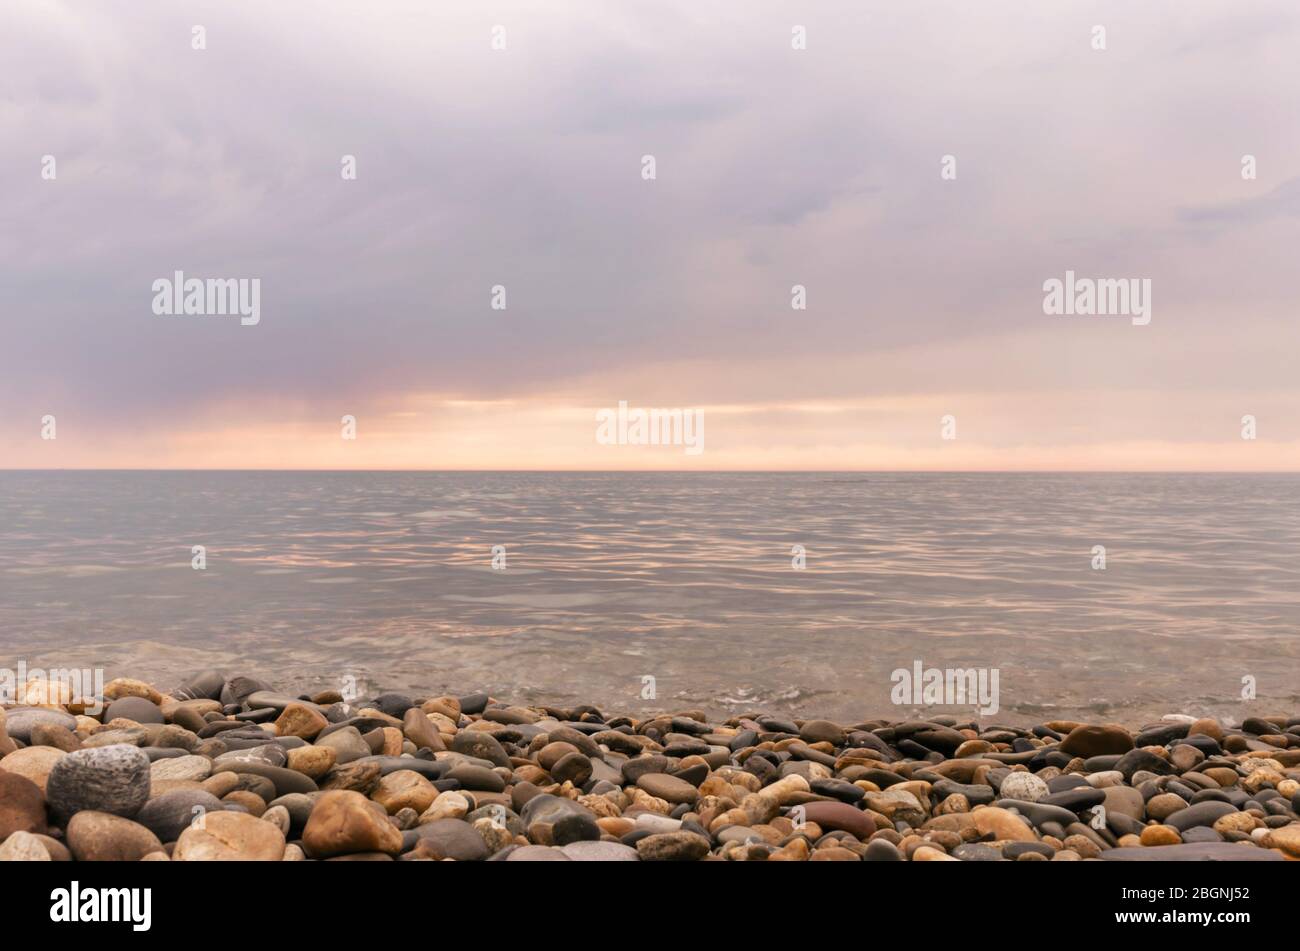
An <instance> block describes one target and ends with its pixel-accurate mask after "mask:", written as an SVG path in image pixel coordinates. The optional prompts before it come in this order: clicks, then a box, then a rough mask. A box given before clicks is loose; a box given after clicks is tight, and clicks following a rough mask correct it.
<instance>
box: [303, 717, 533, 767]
mask: <svg viewBox="0 0 1300 951" xmlns="http://www.w3.org/2000/svg"><path fill="white" fill-rule="evenodd" d="M316 746H318V747H321V746H325V747H329V748H330V749H332V750H334V754H335V763H336V764H337V765H339V766H342V765H344V764H346V763H351V762H353V761H354V760H359V759H361V758H362V757H364V756H369V755H370V747H369V745H368V744H367V743H366V741H365V740H363V739H362V738H361V732H360V731H359V730H358V729H357V728H356V727H354V726H345V727H343V728H342V729H339V730H335V731H334V732H332V733H330V734H328V735H326V736H322V737H321V738H320V739H318V740H317V741H316ZM507 762H509V760H507Z"/></svg>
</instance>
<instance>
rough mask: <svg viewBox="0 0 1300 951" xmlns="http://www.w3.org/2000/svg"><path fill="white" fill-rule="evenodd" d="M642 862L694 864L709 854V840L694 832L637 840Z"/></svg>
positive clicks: (664, 834)
mask: <svg viewBox="0 0 1300 951" xmlns="http://www.w3.org/2000/svg"><path fill="white" fill-rule="evenodd" d="M636 851H637V855H639V856H640V857H641V861H643V862H696V861H699V860H700V859H702V858H704V856H706V855H708V854H709V840H708V839H706V838H704V836H702V835H696V834H695V833H694V832H661V833H659V834H657V835H648V836H646V837H645V838H644V839H639V840H637V843H636Z"/></svg>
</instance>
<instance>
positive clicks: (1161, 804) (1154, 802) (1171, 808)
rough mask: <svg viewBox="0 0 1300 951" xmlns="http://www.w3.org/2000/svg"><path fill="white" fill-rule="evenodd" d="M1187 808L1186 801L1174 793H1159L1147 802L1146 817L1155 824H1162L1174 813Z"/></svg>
mask: <svg viewBox="0 0 1300 951" xmlns="http://www.w3.org/2000/svg"><path fill="white" fill-rule="evenodd" d="M1186 808H1187V800H1185V799H1184V798H1183V797H1182V796H1179V795H1176V794H1174V793H1161V794H1160V795H1158V796H1152V797H1151V798H1150V799H1149V800H1148V801H1147V816H1148V817H1149V818H1151V819H1155V820H1156V821H1157V822H1164V821H1165V820H1166V819H1168V818H1169V817H1170V816H1172V815H1173V814H1174V813H1175V812H1178V811H1179V810H1180V809H1186Z"/></svg>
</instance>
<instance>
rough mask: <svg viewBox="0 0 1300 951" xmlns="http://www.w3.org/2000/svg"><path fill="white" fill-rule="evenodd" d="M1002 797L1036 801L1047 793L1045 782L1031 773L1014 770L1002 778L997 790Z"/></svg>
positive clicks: (1043, 797)
mask: <svg viewBox="0 0 1300 951" xmlns="http://www.w3.org/2000/svg"><path fill="white" fill-rule="evenodd" d="M998 793H999V795H1001V796H1002V798H1003V799H1019V800H1021V801H1022V802H1038V801H1039V800H1041V799H1046V798H1047V796H1048V795H1049V793H1048V789H1047V783H1045V782H1043V781H1042V780H1041V779H1039V778H1038V777H1037V776H1035V775H1034V774H1033V773H1021V772H1014V773H1011V774H1010V775H1008V776H1007V777H1006V778H1004V779H1003V780H1002V785H1001V787H999V790H998Z"/></svg>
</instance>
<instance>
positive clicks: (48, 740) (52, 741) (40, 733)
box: [31, 723, 81, 753]
mask: <svg viewBox="0 0 1300 951" xmlns="http://www.w3.org/2000/svg"><path fill="white" fill-rule="evenodd" d="M31 745H32V746H52V747H53V748H54V749H56V750H62V751H63V752H64V753H73V752H76V751H77V750H79V749H81V740H80V739H78V737H77V734H75V733H73V732H72V731H71V730H69V729H68V728H67V727H65V726H59V725H58V724H57V723H37V724H35V725H34V726H33V727H32V742H31Z"/></svg>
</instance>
